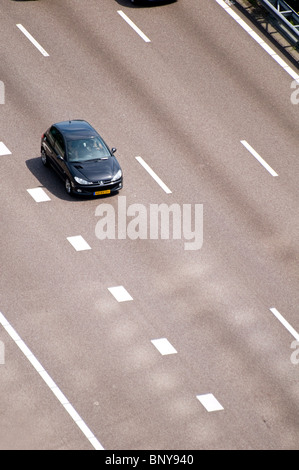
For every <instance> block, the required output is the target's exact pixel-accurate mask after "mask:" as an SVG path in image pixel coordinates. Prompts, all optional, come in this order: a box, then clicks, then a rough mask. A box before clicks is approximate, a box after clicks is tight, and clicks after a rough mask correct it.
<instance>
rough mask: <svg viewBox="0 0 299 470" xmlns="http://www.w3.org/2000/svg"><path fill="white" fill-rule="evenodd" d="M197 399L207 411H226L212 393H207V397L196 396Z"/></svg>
mask: <svg viewBox="0 0 299 470" xmlns="http://www.w3.org/2000/svg"><path fill="white" fill-rule="evenodd" d="M196 398H197V399H198V400H199V401H200V403H201V404H202V405H203V406H204V407H205V409H206V410H207V411H219V410H223V409H224V408H223V406H221V405H220V403H219V401H218V400H217V399H216V398H215V397H214V395H213V394H212V393H206V394H205V395H196Z"/></svg>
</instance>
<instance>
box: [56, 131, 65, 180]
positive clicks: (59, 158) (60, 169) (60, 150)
mask: <svg viewBox="0 0 299 470" xmlns="http://www.w3.org/2000/svg"><path fill="white" fill-rule="evenodd" d="M54 165H55V169H56V171H57V173H58V174H59V176H61V178H62V179H65V174H66V170H67V165H66V151H65V143H64V138H63V135H62V134H61V132H59V131H58V129H56V133H55V141H54Z"/></svg>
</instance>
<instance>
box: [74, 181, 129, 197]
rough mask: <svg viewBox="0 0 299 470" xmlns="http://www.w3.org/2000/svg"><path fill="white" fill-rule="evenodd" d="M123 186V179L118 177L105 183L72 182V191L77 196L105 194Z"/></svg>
mask: <svg viewBox="0 0 299 470" xmlns="http://www.w3.org/2000/svg"><path fill="white" fill-rule="evenodd" d="M122 187H123V180H122V178H120V179H119V180H117V181H113V182H111V183H106V184H102V185H99V184H86V185H85V184H84V185H83V184H78V183H72V191H73V193H74V194H78V196H105V195H107V194H112V193H115V192H117V191H119V190H121V189H122Z"/></svg>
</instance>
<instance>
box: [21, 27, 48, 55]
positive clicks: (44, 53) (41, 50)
mask: <svg viewBox="0 0 299 470" xmlns="http://www.w3.org/2000/svg"><path fill="white" fill-rule="evenodd" d="M17 27H18V28H19V30H20V31H22V33H23V34H25V36H26V38H27V39H29V41H31V42H32V44H33V45H34V46H35V47H36V48H37V49H38V50H39V52H41V53H42V54H43V56H45V57H48V56H49V54H48V53H47V52H46V51H45V49H44V48H43V47H42V46H41V45H40V44H39V43H38V42H37V41H36V40H35V39H34V37H32V36H31V34H30V33H29V32H28V31H27V29H26V28H24V26H22V25H21V24H17Z"/></svg>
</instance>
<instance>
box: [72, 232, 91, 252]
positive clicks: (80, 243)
mask: <svg viewBox="0 0 299 470" xmlns="http://www.w3.org/2000/svg"><path fill="white" fill-rule="evenodd" d="M67 240H68V241H69V242H70V244H71V245H73V247H74V248H75V250H76V251H83V250H91V248H90V246H89V245H88V243H87V242H86V241H85V240H84V238H83V237H81V235H76V236H74V237H67Z"/></svg>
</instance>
